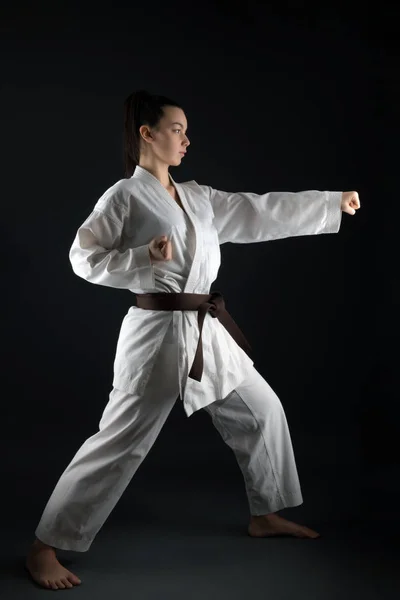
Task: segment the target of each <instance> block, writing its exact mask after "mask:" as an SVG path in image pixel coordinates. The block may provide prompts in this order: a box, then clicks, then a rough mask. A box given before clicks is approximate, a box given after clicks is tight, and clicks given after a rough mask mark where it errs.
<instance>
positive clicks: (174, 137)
mask: <svg viewBox="0 0 400 600" xmlns="http://www.w3.org/2000/svg"><path fill="white" fill-rule="evenodd" d="M163 111H164V116H163V117H162V118H161V119H160V122H159V124H158V127H157V128H156V129H154V128H149V127H148V126H147V125H142V126H141V127H140V129H139V131H140V133H141V135H142V138H143V139H142V148H143V150H142V152H143V154H144V155H145V156H149V155H151V154H152V155H153V158H156V159H157V160H158V161H160V162H163V163H166V164H168V165H171V166H177V165H180V163H181V161H182V158H183V157H184V154H182V153H183V152H186V149H187V147H188V146H189V144H190V142H189V138H188V137H187V135H186V132H187V120H186V117H185V113H184V112H183V110H182V109H181V108H177V107H176V106H164V108H163Z"/></svg>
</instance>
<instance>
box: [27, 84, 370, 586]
mask: <svg viewBox="0 0 400 600" xmlns="http://www.w3.org/2000/svg"><path fill="white" fill-rule="evenodd" d="M187 133H188V123H187V119H186V115H185V112H184V111H183V109H182V107H181V106H179V105H178V104H177V103H176V102H174V101H172V100H170V99H168V98H165V97H164V96H152V95H150V94H148V93H147V92H144V91H140V92H137V93H134V94H131V95H130V96H129V97H128V98H127V100H126V101H125V162H126V173H125V175H126V177H125V178H124V179H121V180H120V181H117V182H116V183H115V184H114V185H113V186H111V187H110V188H109V189H108V190H107V191H106V192H105V193H104V194H103V195H102V196H101V198H100V199H99V200H98V201H97V203H96V204H95V206H94V207H93V209H92V212H91V213H90V215H89V216H88V217H87V218H86V220H85V221H84V223H83V224H82V225H81V226H80V227H79V229H78V231H77V233H76V237H75V239H74V241H73V244H72V247H71V249H70V254H69V257H70V261H71V264H72V268H73V270H74V272H75V273H76V274H77V275H78V276H79V277H82V278H83V279H85V280H86V281H88V282H90V283H95V284H98V285H104V286H109V287H115V288H124V289H127V290H129V291H130V292H132V293H134V294H135V295H136V298H137V306H132V307H131V308H130V309H129V310H128V312H127V314H126V315H125V317H124V319H123V322H122V326H121V330H120V333H119V338H118V343H117V348H116V354H115V362H114V378H113V386H112V390H111V392H110V395H109V401H108V403H107V405H106V406H105V409H104V411H103V414H102V417H101V420H100V422H99V430H98V432H96V433H95V434H94V435H92V436H91V437H89V438H88V439H87V440H86V441H85V442H84V443H83V445H82V446H81V448H80V449H79V450H78V451H77V453H76V455H75V456H74V457H73V459H72V461H71V462H70V464H69V465H68V466H67V468H66V469H65V471H64V472H63V473H62V475H61V477H60V479H59V481H58V483H57V485H56V487H55V489H54V491H53V493H52V495H51V497H50V499H49V500H48V503H47V505H46V507H45V509H44V512H43V514H42V517H41V519H40V522H39V524H38V526H37V529H36V531H35V534H36V539H35V541H34V542H33V544H32V546H31V548H30V551H29V553H28V557H27V560H26V567H27V569H28V571H29V572H30V574H31V576H32V578H33V579H34V580H35V581H36V582H37V583H39V585H41V586H43V587H46V588H52V589H62V588H71V587H73V586H74V585H77V584H79V583H81V580H80V579H79V578H78V577H77V576H76V575H75V574H73V573H72V572H71V571H68V570H67V569H65V568H64V567H63V566H62V565H61V564H60V563H59V562H58V560H57V557H56V549H57V548H60V549H65V550H74V551H77V552H84V551H86V550H88V549H89V547H90V545H91V544H92V542H93V540H94V538H95V536H96V534H97V533H98V531H99V529H100V528H101V527H102V525H103V524H104V522H105V521H106V519H107V518H108V516H109V514H110V513H111V511H112V509H113V508H114V506H115V505H116V503H117V502H118V500H119V498H120V497H121V495H122V494H123V492H124V490H125V489H126V487H127V485H128V483H129V481H130V480H131V478H132V476H133V475H134V473H135V472H136V471H137V469H138V467H139V466H140V464H141V463H142V461H143V460H144V458H145V457H146V455H147V453H148V452H149V450H150V448H151V447H152V445H153V444H154V442H155V440H156V438H157V436H158V434H159V433H160V430H161V428H162V427H163V425H164V423H165V421H166V419H167V417H168V415H169V413H170V411H171V409H172V407H173V406H174V404H175V402H176V400H177V399H179V401H181V402H182V406H183V409H184V410H185V412H186V414H187V416H188V417H189V416H190V415H192V414H193V413H194V412H195V411H198V410H199V409H201V408H203V409H205V410H206V411H207V412H208V414H209V415H210V417H211V419H212V423H213V424H214V426H215V427H216V428H217V430H218V431H219V433H220V435H221V437H222V438H223V440H224V441H225V442H226V444H228V445H229V447H230V448H231V449H232V451H233V452H234V454H235V457H236V460H237V462H238V465H239V467H240V469H241V471H242V474H243V478H244V483H245V488H246V493H247V498H248V502H249V508H250V522H249V526H248V533H249V535H251V536H254V537H270V536H274V535H279V534H283V535H293V536H296V537H303V538H316V537H319V534H318V533H317V532H315V531H313V530H311V529H309V528H308V527H305V526H302V525H298V524H296V523H293V522H291V521H288V520H286V519H284V518H283V517H281V516H279V515H277V514H276V513H277V511H279V510H281V509H283V508H287V507H291V506H298V505H300V504H302V502H303V498H302V493H301V488H300V482H299V478H298V474H297V469H296V463H295V458H294V452H293V448H292V444H291V439H290V434H289V428H288V424H287V421H286V417H285V413H284V409H283V407H282V405H281V402H280V400H279V398H278V397H277V395H276V394H275V392H274V391H273V390H272V389H271V387H270V386H269V384H268V383H267V382H266V381H265V380H264V379H263V377H262V376H261V375H260V374H259V373H258V371H257V370H256V369H255V367H254V365H253V360H252V358H251V349H250V347H249V344H248V342H247V340H246V337H245V334H244V332H242V331H240V329H239V327H238V326H237V325H236V324H235V322H234V321H233V319H232V317H231V316H230V315H229V313H228V312H227V309H226V308H225V306H224V300H223V297H222V295H221V294H220V293H214V292H211V291H210V289H211V286H212V284H213V282H214V281H215V279H216V277H217V274H218V269H219V266H220V248H219V246H220V244H224V243H226V242H232V243H238V244H246V243H255V242H262V241H268V240H274V239H279V238H287V237H293V236H304V235H317V234H323V233H337V232H338V231H339V228H340V223H341V212H342V211H344V212H347V213H348V214H350V215H354V214H355V211H356V210H357V209H358V208H359V207H360V201H359V197H358V194H357V192H337V191H335V192H329V191H316V190H311V191H304V192H298V193H293V192H269V193H264V194H261V195H258V194H255V193H251V192H246V193H244V192H238V193H230V192H224V191H220V190H216V189H213V188H212V187H210V186H207V185H199V184H198V183H197V182H196V181H188V182H185V183H177V182H176V181H174V179H173V178H172V177H171V175H170V174H169V167H177V166H178V165H180V163H181V161H182V160H183V157H184V155H185V153H186V152H187V150H188V147H189V144H190V142H189V138H188V135H187Z"/></svg>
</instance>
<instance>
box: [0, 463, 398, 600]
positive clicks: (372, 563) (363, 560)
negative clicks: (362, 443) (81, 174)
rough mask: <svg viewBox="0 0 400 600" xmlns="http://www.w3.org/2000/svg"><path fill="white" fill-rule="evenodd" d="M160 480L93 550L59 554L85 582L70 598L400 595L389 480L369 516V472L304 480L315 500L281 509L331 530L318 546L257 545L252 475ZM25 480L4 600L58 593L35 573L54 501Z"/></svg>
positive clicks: (9, 532) (138, 494)
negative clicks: (41, 525) (43, 519)
mask: <svg viewBox="0 0 400 600" xmlns="http://www.w3.org/2000/svg"><path fill="white" fill-rule="evenodd" d="M147 475H148V473H147ZM152 475H153V479H152V480H151V481H150V480H149V479H148V478H146V472H145V470H144V469H142V471H141V472H138V473H137V475H136V477H135V478H134V480H132V482H131V484H130V485H129V487H128V489H127V490H126V492H125V494H124V495H123V497H122V498H121V500H120V501H119V503H118V505H117V507H116V508H115V509H114V511H113V513H112V514H111V515H110V517H109V519H108V520H107V521H106V523H105V525H104V526H103V528H102V529H101V530H100V532H99V534H98V535H97V537H96V539H95V541H94V542H93V544H92V547H91V548H90V550H89V551H88V552H85V553H76V552H67V551H59V553H58V555H59V558H60V560H61V562H62V563H63V564H64V565H65V566H66V567H67V568H69V569H71V570H72V571H74V572H75V573H76V574H77V575H78V576H79V577H80V578H81V579H82V584H81V585H80V586H78V587H76V588H74V589H73V590H60V591H63V592H65V593H71V594H72V593H73V594H74V595H75V596H79V597H81V598H91V599H92V598H96V600H98V599H100V598H107V599H109V598H110V597H112V598H113V599H118V598H136V599H137V600H153V599H154V600H167V599H171V600H172V599H174V600H176V599H179V598H185V599H188V598H190V599H192V600H197V599H199V600H200V599H201V600H204V598H207V600H210V599H214V598H215V599H218V600H220V599H223V598H229V599H230V600H233V599H238V600H239V599H240V600H241V599H247V598H248V597H249V595H251V594H253V593H254V594H257V597H258V598H273V599H274V600H275V599H284V598H288V599H293V598H296V599H298V598H303V597H304V598H307V599H312V600H330V599H332V600H333V599H335V600H337V599H338V598H340V599H341V600H345V599H347V598H360V599H361V598H362V599H363V600H370V599H376V600H378V599H379V600H384V599H386V598H387V599H388V600H389V599H390V600H394V598H396V597H399V596H398V593H399V592H400V585H399V574H398V571H399V567H400V561H399V558H400V553H399V549H398V548H399V533H400V528H399V522H398V511H397V506H398V498H394V496H393V497H391V496H390V490H388V489H386V490H385V482H386V484H387V483H388V474H385V473H382V472H381V471H380V477H381V479H382V480H381V481H379V480H378V479H377V477H379V475H378V474H375V475H374V476H373V477H371V480H370V481H371V485H372V482H373V484H374V489H375V492H372V489H371V502H370V503H368V502H365V501H364V502H362V503H361V502H360V505H361V504H362V507H363V511H364V512H360V510H359V508H358V505H357V502H359V501H360V498H359V494H360V490H362V492H363V493H364V494H368V485H369V484H368V481H366V479H365V477H363V478H362V480H361V478H360V479H359V480H358V479H357V478H352V480H351V481H350V480H341V481H338V482H337V487H336V488H335V489H334V490H332V489H330V485H328V481H331V477H329V478H325V479H324V477H323V476H322V475H321V474H319V475H318V476H315V477H313V478H312V477H310V476H308V477H306V476H303V477H302V489H303V494H304V498H305V502H304V504H303V505H302V506H300V507H295V508H288V509H285V510H283V511H281V512H280V513H279V514H281V515H282V516H284V517H286V518H288V519H291V520H293V521H297V522H299V523H303V524H305V525H308V526H309V527H312V528H314V529H316V530H317V531H319V533H320V534H321V537H320V538H319V539H316V540H302V539H295V538H289V537H276V538H270V539H254V538H250V537H249V536H248V535H247V531H246V530H247V522H248V510H247V503H246V498H245V496H244V494H243V488H242V485H241V480H240V476H238V477H235V478H234V479H233V480H232V479H229V483H228V484H227V483H226V482H225V481H224V480H223V478H221V477H219V478H218V477H214V478H212V477H211V478H210V479H209V480H208V481H205V480H202V479H201V477H200V476H199V474H197V475H196V476H193V477H192V478H190V477H188V476H187V477H186V479H185V480H184V481H183V480H181V479H178V478H176V479H175V478H174V476H173V475H171V474H169V476H168V478H163V474H162V473H159V474H158V477H157V478H156V479H157V481H155V478H154V476H155V475H156V473H154V471H153V472H152ZM389 481H390V480H389ZM19 485H20V486H21V494H22V493H23V490H25V494H24V496H23V497H24V501H25V508H24V510H21V508H18V509H17V507H15V506H14V507H11V506H9V507H8V510H7V511H6V512H5V513H3V519H4V520H3V527H2V530H3V544H2V557H1V584H0V596H1V598H2V599H3V598H4V600H11V599H20V598H21V599H22V598H23V599H24V600H27V599H29V600H30V599H34V598H37V597H42V595H43V594H44V593H47V590H45V589H42V588H40V587H38V586H36V585H35V584H34V583H33V582H32V581H31V580H30V578H29V576H28V575H27V573H26V572H25V570H24V568H23V563H24V555H25V553H26V550H27V548H28V547H29V545H30V543H31V541H32V539H33V531H34V528H35V526H36V522H37V520H38V518H39V516H40V514H39V513H40V510H41V509H42V508H43V506H42V500H43V498H42V496H41V495H40V494H39V492H38V491H37V483H36V486H35V483H34V482H33V481H31V482H29V481H27V480H25V481H24V482H20V483H19ZM35 487H36V490H35ZM376 488H378V489H379V490H380V492H379V494H378V493H377V492H376ZM368 497H369V496H368ZM21 498H22V496H21ZM364 498H365V497H364ZM396 517H397V520H396ZM4 536H5V539H4Z"/></svg>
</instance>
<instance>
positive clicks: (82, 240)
mask: <svg viewBox="0 0 400 600" xmlns="http://www.w3.org/2000/svg"><path fill="white" fill-rule="evenodd" d="M170 179H171V183H172V184H173V185H174V186H175V188H176V190H177V192H178V194H179V197H180V199H181V202H182V205H183V206H184V208H185V211H186V213H187V216H186V215H185V213H184V211H182V209H181V208H180V207H179V205H178V204H177V202H176V201H175V200H174V199H173V198H172V197H171V195H170V194H169V193H168V191H167V190H166V189H165V188H164V186H163V185H161V183H160V182H159V180H158V179H157V178H156V177H154V176H153V175H151V173H149V172H148V171H146V170H145V169H143V168H142V167H139V166H138V167H136V170H135V172H134V174H133V176H132V177H131V178H130V179H123V180H120V181H118V182H117V183H116V184H114V185H113V186H112V187H111V188H109V189H108V190H107V191H106V192H105V193H104V194H103V195H102V197H101V198H100V199H99V200H98V202H97V203H96V205H95V207H94V209H93V211H92V213H91V214H90V215H89V216H88V218H87V219H86V220H85V222H84V223H83V224H82V225H81V227H80V228H79V229H78V232H77V234H76V238H75V240H74V242H73V245H72V248H71V250H70V260H71V263H72V268H73V270H74V272H75V273H76V274H77V275H79V276H80V277H83V278H84V279H86V281H89V282H91V283H97V284H100V285H105V286H111V287H116V288H126V289H128V290H130V291H131V292H133V293H137V294H143V293H147V292H186V293H193V294H209V293H210V288H211V285H212V283H213V282H214V281H215V279H216V277H217V274H218V269H219V266H220V258H221V254H220V248H219V246H220V244H224V243H226V242H234V243H239V244H246V243H251V242H263V241H268V240H274V239H279V238H285V237H293V236H300V235H311V234H318V233H336V232H337V231H338V230H339V227H340V220H341V209H340V201H341V195H342V193H341V192H319V191H305V192H299V193H289V192H270V193H266V194H261V195H257V194H254V193H236V194H235V193H229V192H222V191H219V190H215V189H213V188H211V187H209V186H206V185H198V184H197V183H196V182H195V181H189V182H186V183H181V184H178V183H176V182H175V181H174V180H173V179H172V177H171V176H170ZM163 234H166V235H167V236H168V237H169V238H170V239H171V241H172V260H171V261H161V262H157V263H153V264H152V263H151V261H150V256H149V251H148V244H149V242H150V240H151V239H152V238H154V237H156V236H160V235H163ZM227 308H228V311H229V306H228V307H227ZM232 316H233V318H235V316H234V315H232ZM171 322H172V324H171ZM170 324H171V327H172V330H171V332H170V333H171V335H172V339H175V340H177V342H178V358H179V360H178V363H179V367H178V372H177V373H171V374H170V376H171V377H177V378H178V382H179V394H180V398H181V400H182V401H183V406H184V410H185V412H186V414H187V416H188V417H189V416H190V415H191V414H193V412H195V411H197V410H199V409H200V408H203V407H205V406H207V405H208V404H211V403H212V402H214V401H215V400H217V399H221V398H225V396H227V394H228V393H229V392H231V391H232V390H233V389H235V387H236V386H237V385H238V384H239V383H240V382H241V381H243V380H244V379H245V378H246V376H247V375H248V374H249V373H250V372H251V371H252V369H253V361H252V360H251V359H250V358H249V356H248V355H247V354H246V353H245V352H244V351H243V350H242V348H240V347H239V346H238V345H237V344H236V342H235V341H234V340H233V338H232V337H231V336H230V334H229V333H228V332H227V330H226V329H225V327H224V326H223V325H222V324H221V323H220V322H219V320H218V319H216V318H213V317H212V316H211V315H210V314H207V315H206V318H205V320H204V326H203V334H202V341H203V356H204V369H203V375H202V380H201V381H200V382H198V381H195V380H194V379H191V378H188V377H187V374H188V372H189V370H190V367H191V365H192V363H193V359H194V355H195V351H196V348H197V342H198V337H199V336H198V327H197V312H196V311H153V310H145V309H140V308H137V307H136V306H132V307H131V308H130V309H129V311H128V313H127V315H126V316H125V318H124V320H123V322H122V326H121V330H120V335H119V339H118V344H117V351H116V356H115V362H114V380H113V386H114V387H116V388H118V389H120V390H124V391H126V392H130V393H140V392H141V391H143V390H144V389H145V386H146V384H147V382H148V380H149V377H150V375H151V371H152V368H153V366H154V362H155V360H156V358H157V354H158V352H159V350H160V348H161V346H162V344H163V341H164V339H165V335H166V333H167V330H168V327H169V325H170ZM243 333H244V335H246V332H245V331H244V332H243ZM168 339H170V337H168V338H167V339H166V340H165V341H168ZM250 343H251V342H250Z"/></svg>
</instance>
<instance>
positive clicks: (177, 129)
mask: <svg viewBox="0 0 400 600" xmlns="http://www.w3.org/2000/svg"><path fill="white" fill-rule="evenodd" d="M174 131H182V130H181V129H174Z"/></svg>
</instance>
